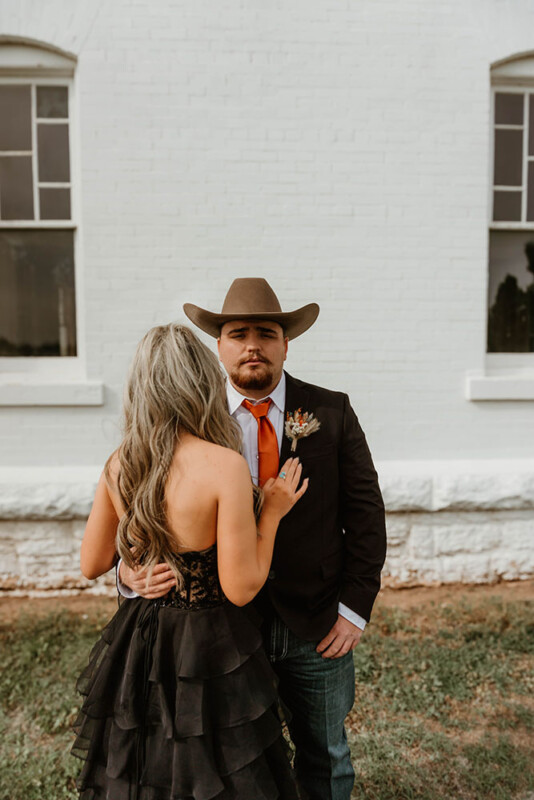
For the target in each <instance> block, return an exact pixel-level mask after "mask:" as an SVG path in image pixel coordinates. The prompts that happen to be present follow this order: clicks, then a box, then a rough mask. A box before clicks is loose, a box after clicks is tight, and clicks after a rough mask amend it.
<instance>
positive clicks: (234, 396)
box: [226, 372, 286, 414]
mask: <svg viewBox="0 0 534 800" xmlns="http://www.w3.org/2000/svg"><path fill="white" fill-rule="evenodd" d="M226 396H227V398H228V411H229V412H230V414H233V413H235V411H237V409H238V408H239V406H240V405H241V403H242V402H243V400H247V399H248V400H250V401H251V402H252V403H261V402H263V400H267V397H270V398H271V400H272V401H273V403H274V405H275V406H276V407H277V408H278V409H279V410H280V411H281V412H282V414H283V413H284V409H285V405H286V374H285V372H282V377H281V378H280V380H279V382H278V384H277V385H276V386H275V388H274V389H273V391H272V392H271V394H269V395H267V396H266V397H263V398H262V399H261V400H252V398H250V397H249V398H247V397H246V396H245V395H243V394H240V393H239V392H238V391H237V389H234V387H233V386H232V384H231V383H230V381H229V380H227V381H226Z"/></svg>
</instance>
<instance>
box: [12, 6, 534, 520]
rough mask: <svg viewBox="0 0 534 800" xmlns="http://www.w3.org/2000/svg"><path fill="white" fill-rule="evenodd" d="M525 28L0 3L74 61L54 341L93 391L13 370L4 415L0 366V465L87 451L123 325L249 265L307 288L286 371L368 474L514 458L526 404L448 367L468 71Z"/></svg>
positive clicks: (354, 14)
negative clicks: (61, 285)
mask: <svg viewBox="0 0 534 800" xmlns="http://www.w3.org/2000/svg"><path fill="white" fill-rule="evenodd" d="M533 30H534V6H533V5H532V3H529V2H526V0H525V2H519V3H518V2H513V3H512V2H509V0H505V1H503V0H454V2H451V1H450V0H449V2H446V1H444V2H440V3H434V2H432V3H429V2H427V0H410V1H408V0H401V1H400V2H399V0H372V1H371V0H366V1H365V2H358V3H347V2H345V0H312V2H302V1H299V2H293V3H289V4H287V3H281V2H276V3H269V4H267V5H266V4H263V5H262V4H243V3H241V2H237V0H220V2H218V3H217V4H213V3H207V2H203V1H202V0H200V1H199V0H195V2H194V3H193V2H182V1H180V2H176V0H172V1H171V0H156V2H154V0H152V2H149V1H148V0H106V1H105V2H81V0H80V2H74V3H73V2H71V0H47V2H45V3H43V2H41V1H40V0H28V2H26V3H24V4H18V3H12V2H7V0H0V35H3V36H16V37H22V38H25V37H28V38H30V39H35V40H40V41H43V42H46V43H48V44H52V45H55V46H57V47H59V48H61V49H63V50H66V51H69V52H72V53H73V54H74V55H75V56H76V57H77V59H78V65H77V70H76V78H75V82H76V86H75V93H76V98H75V99H76V109H77V114H78V125H77V132H76V133H75V140H74V142H75V147H76V149H77V164H76V173H75V180H76V181H77V201H78V220H79V229H78V233H77V269H78V276H77V279H78V292H79V294H78V297H79V301H80V302H79V331H78V336H79V343H80V347H81V352H82V359H81V361H82V363H83V365H84V366H83V371H84V374H83V380H84V381H86V382H97V383H98V382H101V383H102V384H103V387H104V399H103V404H102V405H83V399H82V401H77V403H79V404H71V403H72V402H74V401H72V399H71V394H72V393H71V392H70V390H68V391H65V393H64V397H65V398H66V399H65V405H59V406H58V405H48V404H47V401H46V397H50V392H51V393H52V395H54V391H52V389H51V388H50V383H51V384H53V385H54V384H57V383H60V381H59V379H57V378H53V377H50V378H49V382H48V383H49V385H48V386H43V385H42V382H43V378H42V377H41V378H39V379H37V378H32V377H31V376H30V377H29V378H28V377H25V378H24V381H25V382H26V388H25V390H24V391H25V392H26V394H25V397H26V398H27V397H28V392H30V393H31V397H32V398H33V402H35V405H32V406H25V407H21V406H19V405H17V404H16V402H15V400H16V397H17V386H16V385H17V382H18V381H19V378H18V377H17V376H13V375H12V374H9V372H10V369H9V364H6V363H5V361H3V362H2V363H0V404H1V403H2V402H12V403H13V405H1V406H0V441H1V443H2V444H1V448H0V466H3V467H5V468H6V469H8V470H10V469H12V468H14V467H21V468H23V467H41V468H47V467H49V468H50V469H51V470H52V474H53V475H54V476H55V475H56V472H54V469H55V468H59V467H65V466H66V467H69V468H70V467H79V468H84V467H86V466H90V467H91V468H95V469H96V466H97V465H100V464H103V462H104V461H105V459H106V457H107V455H108V454H109V453H110V452H111V450H112V449H113V448H114V447H115V446H116V444H117V442H118V440H119V435H120V434H119V424H118V412H119V407H120V395H121V387H122V382H123V379H124V375H125V370H126V367H127V363H128V361H129V359H130V357H131V354H132V352H133V348H134V345H135V343H136V342H137V341H138V339H139V338H140V336H141V335H142V334H143V333H144V331H145V330H146V329H147V328H149V327H150V326H152V325H154V324H156V323H159V322H165V321H169V320H171V319H178V320H181V321H185V317H184V315H183V313H182V310H181V307H182V304H183V302H186V301H189V302H194V303H197V304H199V305H201V306H203V307H206V308H210V309H213V310H218V309H219V308H220V305H221V303H222V299H223V297H224V294H225V292H226V289H227V287H228V286H229V284H230V282H231V280H232V279H233V278H234V277H240V276H249V275H262V276H265V277H267V279H268V280H269V281H270V282H271V283H272V285H273V287H274V288H275V290H276V291H277V293H278V295H279V297H280V299H281V302H282V305H283V307H284V308H285V309H288V310H289V309H293V308H295V307H297V306H300V305H303V304H304V303H307V302H311V301H318V302H319V303H320V304H321V309H322V310H321V315H320V317H319V320H318V322H317V323H316V325H315V326H314V327H313V328H312V329H311V330H310V331H309V332H308V333H306V334H305V335H304V336H303V337H302V338H301V339H297V340H296V341H294V342H292V343H291V345H290V353H289V358H288V362H287V367H288V370H289V371H290V372H293V373H294V374H296V375H298V376H299V377H301V378H304V379H306V380H310V381H312V382H315V383H319V384H323V385H327V386H329V387H331V388H336V389H343V390H345V391H348V392H349V393H350V396H351V399H352V401H353V404H354V406H355V408H356V411H357V413H358V415H359V417H360V420H361V422H362V425H363V427H364V429H365V431H366V433H367V437H368V440H369V443H370V446H371V449H372V452H373V454H374V456H375V458H376V459H377V460H378V461H379V462H380V464H384V465H385V466H384V470H385V471H387V472H388V474H392V471H393V472H394V473H395V475H396V476H397V477H398V478H399V479H400V478H402V476H403V475H404V474H405V473H406V470H407V469H408V470H409V465H410V463H412V462H414V461H428V460H432V461H433V462H436V463H439V464H446V463H447V462H450V461H451V460H454V462H462V461H472V460H473V459H474V460H484V461H488V462H492V463H493V467H491V466H490V470H491V472H492V474H493V476H494V478H495V480H497V481H498V476H499V475H500V474H501V470H500V467H499V462H500V461H501V460H502V459H508V460H510V459H512V460H517V462H518V465H519V466H518V469H521V470H524V469H525V467H526V461H525V460H527V459H530V458H531V457H532V437H531V436H529V434H528V432H529V430H532V426H533V423H534V401H532V400H531V401H528V400H527V401H523V402H519V401H501V402H496V401H490V402H473V401H471V400H468V399H467V398H466V390H465V381H466V374H467V373H468V372H470V371H484V368H485V339H486V291H487V290H486V287H487V238H488V191H489V188H488V187H489V177H490V175H489V173H490V152H489V147H490V144H489V142H490V139H489V96H490V91H489V70H490V65H491V64H492V63H493V62H494V61H496V60H498V59H502V58H505V57H507V56H509V55H512V54H514V53H518V52H523V51H529V50H532V49H534V36H533V34H532V31H533ZM533 369H534V366H533ZM28 386H29V388H28ZM13 387H15V388H13ZM52 388H53V387H52ZM82 388H83V387H82ZM54 396H55V401H54V402H56V403H57V402H58V401H57V392H56V394H55V395H54ZM81 396H84V392H83V391H81ZM533 397H534V396H533ZM2 398H4V399H3V400H2ZM6 398H7V399H6ZM9 398H11V399H9ZM13 398H15V400H13ZM390 462H391V463H390ZM388 464H389V466H388ZM452 469H455V470H456V473H455V474H456V475H458V476H461V475H463V474H465V472H466V470H465V468H462V467H461V466H457V467H452ZM395 479H396V478H395ZM54 480H55V477H54ZM32 485H33V484H32V483H31V481H29V482H28V492H29V491H30V487H31V486H32ZM531 507H532V506H529V505H528V501H527V508H531Z"/></svg>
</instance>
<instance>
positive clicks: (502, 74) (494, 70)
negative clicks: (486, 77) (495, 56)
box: [491, 50, 534, 86]
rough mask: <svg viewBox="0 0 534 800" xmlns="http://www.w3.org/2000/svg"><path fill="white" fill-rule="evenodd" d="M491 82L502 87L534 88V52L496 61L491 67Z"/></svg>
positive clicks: (517, 54)
mask: <svg viewBox="0 0 534 800" xmlns="http://www.w3.org/2000/svg"><path fill="white" fill-rule="evenodd" d="M491 82H492V83H498V84H500V85H511V84H513V85H514V86H534V50H530V51H528V52H525V53H516V54H515V55H513V56H508V57H507V58H503V59H501V60H500V61H496V62H495V63H494V64H492V66H491Z"/></svg>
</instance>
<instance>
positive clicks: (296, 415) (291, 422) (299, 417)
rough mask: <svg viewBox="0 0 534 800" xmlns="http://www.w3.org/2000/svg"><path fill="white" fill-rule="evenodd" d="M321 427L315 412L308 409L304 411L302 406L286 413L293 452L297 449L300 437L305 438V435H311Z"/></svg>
mask: <svg viewBox="0 0 534 800" xmlns="http://www.w3.org/2000/svg"><path fill="white" fill-rule="evenodd" d="M320 427H321V423H320V422H319V420H318V419H316V417H314V416H313V414H310V413H309V412H308V411H305V412H304V414H303V413H302V409H301V408H297V410H296V411H293V413H292V414H290V413H289V411H288V412H287V414H286V426H285V430H286V436H287V438H288V439H290V440H291V452H292V453H294V452H295V450H296V449H297V442H298V440H299V439H304V437H305V436H310V435H311V434H312V433H315V431H318V430H319V428H320Z"/></svg>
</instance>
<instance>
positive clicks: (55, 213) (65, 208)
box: [39, 189, 70, 219]
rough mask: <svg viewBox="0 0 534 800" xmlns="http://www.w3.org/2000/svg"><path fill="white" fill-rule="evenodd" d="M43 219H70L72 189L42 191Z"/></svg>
mask: <svg viewBox="0 0 534 800" xmlns="http://www.w3.org/2000/svg"><path fill="white" fill-rule="evenodd" d="M39 205H40V209H41V219H70V189H40V190H39Z"/></svg>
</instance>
